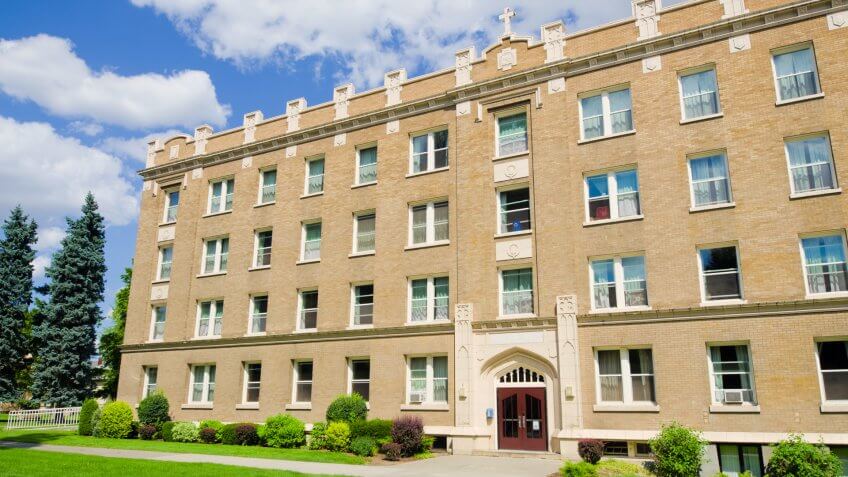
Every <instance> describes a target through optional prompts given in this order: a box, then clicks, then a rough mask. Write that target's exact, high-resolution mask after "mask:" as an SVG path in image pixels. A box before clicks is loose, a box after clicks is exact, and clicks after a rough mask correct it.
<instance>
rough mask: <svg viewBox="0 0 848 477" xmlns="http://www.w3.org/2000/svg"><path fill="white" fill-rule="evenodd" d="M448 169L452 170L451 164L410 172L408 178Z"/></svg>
mask: <svg viewBox="0 0 848 477" xmlns="http://www.w3.org/2000/svg"><path fill="white" fill-rule="evenodd" d="M448 170H450V166H448V167H440V168H438V169H431V170H429V171H422V172H410V173H409V174H407V175H406V178H407V179H409V178H410V177H418V176H426V175H427V174H435V173H437V172H443V171H448Z"/></svg>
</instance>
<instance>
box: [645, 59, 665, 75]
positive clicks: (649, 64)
mask: <svg viewBox="0 0 848 477" xmlns="http://www.w3.org/2000/svg"><path fill="white" fill-rule="evenodd" d="M661 69H662V57H661V56H651V57H648V58H645V59H643V60H642V73H653V72H654V71H659V70H661Z"/></svg>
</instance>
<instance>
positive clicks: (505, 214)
mask: <svg viewBox="0 0 848 477" xmlns="http://www.w3.org/2000/svg"><path fill="white" fill-rule="evenodd" d="M500 199H501V204H500V205H501V227H500V231H501V233H509V232H520V231H523V230H530V229H531V224H530V189H516V190H510V191H504V192H501V193H500Z"/></svg>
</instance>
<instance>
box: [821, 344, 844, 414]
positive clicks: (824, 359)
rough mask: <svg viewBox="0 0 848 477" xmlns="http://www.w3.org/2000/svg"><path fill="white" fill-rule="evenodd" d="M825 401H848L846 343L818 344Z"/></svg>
mask: <svg viewBox="0 0 848 477" xmlns="http://www.w3.org/2000/svg"><path fill="white" fill-rule="evenodd" d="M818 348H819V366H820V368H821V371H822V381H823V384H824V393H825V399H827V400H828V401H833V400H840V401H841V400H848V341H825V342H821V343H819V344H818Z"/></svg>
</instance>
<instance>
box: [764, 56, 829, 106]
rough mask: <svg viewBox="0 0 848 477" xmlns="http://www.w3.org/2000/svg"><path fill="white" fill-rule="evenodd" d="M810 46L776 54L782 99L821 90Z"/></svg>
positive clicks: (775, 62)
mask: <svg viewBox="0 0 848 477" xmlns="http://www.w3.org/2000/svg"><path fill="white" fill-rule="evenodd" d="M813 63H814V59H813V51H812V49H810V48H805V49H803V50H798V51H793V52H789V53H783V54H780V55H775V56H774V68H775V72H776V73H777V88H778V93H779V95H780V99H782V100H787V99H794V98H800V97H803V96H809V95H812V94H816V93H818V92H819V86H818V80H817V78H816V74H815V71H814V67H813Z"/></svg>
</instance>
